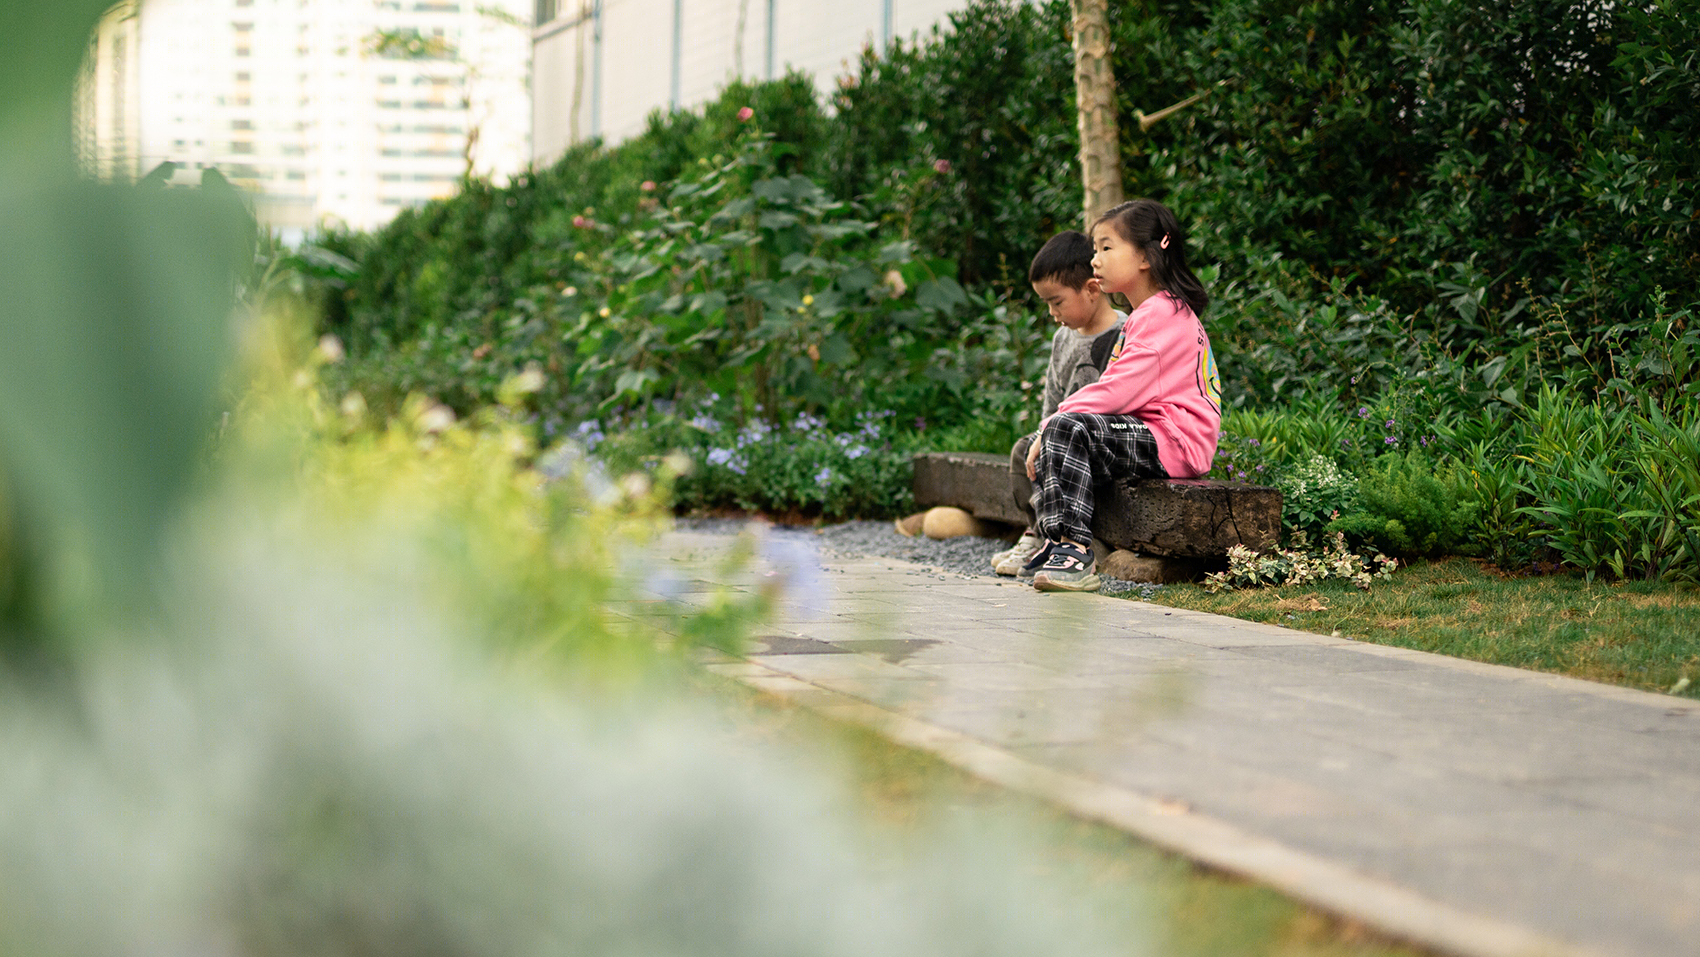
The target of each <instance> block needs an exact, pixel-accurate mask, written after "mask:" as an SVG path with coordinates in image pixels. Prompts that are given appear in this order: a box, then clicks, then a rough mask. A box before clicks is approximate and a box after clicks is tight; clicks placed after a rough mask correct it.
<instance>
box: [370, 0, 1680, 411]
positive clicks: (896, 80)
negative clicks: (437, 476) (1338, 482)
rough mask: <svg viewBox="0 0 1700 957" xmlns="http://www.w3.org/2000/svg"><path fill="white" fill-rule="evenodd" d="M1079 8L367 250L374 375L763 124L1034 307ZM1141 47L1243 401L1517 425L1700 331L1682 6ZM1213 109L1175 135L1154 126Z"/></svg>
mask: <svg viewBox="0 0 1700 957" xmlns="http://www.w3.org/2000/svg"><path fill="white" fill-rule="evenodd" d="M1066 6H1067V5H1066V3H1064V2H1061V0H1054V2H1051V3H1047V4H1041V5H1036V6H1035V5H1029V4H1013V3H1008V2H985V3H977V4H975V5H973V6H971V7H970V8H969V9H967V10H966V11H963V12H961V13H959V14H955V15H953V16H952V18H951V23H950V24H949V25H948V27H947V28H946V29H944V30H939V31H935V33H934V34H932V35H930V36H928V37H925V38H923V39H922V40H921V41H919V42H916V43H909V44H894V45H893V47H892V49H891V50H890V51H888V53H886V54H885V55H883V56H881V55H876V54H875V53H873V52H872V51H869V52H868V53H866V54H865V55H864V56H863V58H862V59H861V61H860V62H859V63H858V64H857V66H856V69H855V71H854V72H853V73H852V74H850V75H848V76H846V77H844V78H842V80H841V82H840V84H839V89H838V92H837V93H836V95H835V96H834V98H833V102H832V104H831V105H832V107H833V110H834V116H833V118H832V119H831V120H830V121H828V120H827V119H826V118H825V116H824V115H823V113H822V110H821V108H820V107H819V106H818V105H817V104H816V103H815V102H814V100H813V97H812V95H811V93H810V88H809V85H808V83H807V81H806V79H805V78H802V77H791V78H788V79H787V80H786V81H783V82H780V83H775V84H764V85H759V86H754V87H743V86H736V87H733V88H731V89H729V90H727V91H726V95H725V96H723V97H722V98H721V99H720V100H719V101H718V102H716V103H715V104H712V105H711V106H709V107H708V108H707V109H706V110H705V112H704V113H701V114H696V113H674V114H671V115H668V116H663V115H660V114H657V115H656V116H655V117H653V118H652V121H651V124H650V127H649V129H648V131H647V132H646V133H645V134H644V135H642V136H640V137H638V138H636V139H635V140H633V141H630V142H628V143H626V144H622V145H621V146H620V147H618V148H615V149H604V148H602V147H600V146H597V145H595V144H590V145H586V146H583V147H580V148H578V149H575V150H573V151H572V152H571V153H569V154H568V155H567V156H566V157H564V158H563V159H562V160H561V161H559V162H558V163H556V164H555V165H554V166H553V167H551V168H549V169H546V170H538V171H536V172H534V173H532V174H530V175H527V176H523V177H521V178H519V179H518V180H516V181H515V182H514V183H513V184H512V185H511V186H508V187H505V188H500V189H498V188H493V187H491V186H489V185H488V184H482V183H472V184H469V185H468V187H467V188H466V189H465V190H464V191H463V192H462V194H461V195H460V196H458V197H456V198H455V199H453V200H449V201H446V202H442V203H435V204H431V205H429V206H426V207H424V208H422V209H419V210H415V211H410V212H408V213H404V214H403V215H402V216H401V217H399V218H398V219H397V220H396V221H395V222H394V223H392V224H391V226H390V227H388V228H387V229H385V230H383V231H382V232H381V233H379V234H378V235H377V236H375V237H373V238H372V239H371V241H370V244H369V246H368V247H367V248H364V249H357V250H356V251H358V252H359V253H361V255H360V256H359V259H360V262H361V266H362V269H361V273H360V275H359V278H358V280H357V282H356V284H355V286H354V288H353V291H352V293H351V297H350V300H349V308H348V318H347V320H346V324H345V326H344V328H345V329H346V331H347V332H348V333H349V334H350V339H351V345H352V346H353V347H354V348H355V350H356V352H357V353H358V352H361V351H363V350H367V349H393V348H395V347H397V346H399V345H401V344H404V343H407V342H409V341H413V340H415V339H416V338H417V337H418V336H420V335H421V334H422V333H424V332H425V331H426V330H437V331H441V330H442V329H445V328H448V327H452V326H455V325H471V326H477V327H479V329H478V335H476V336H463V337H461V338H462V339H464V340H465V341H467V342H474V341H487V340H488V339H490V338H491V337H497V338H499V337H500V335H501V331H502V329H503V327H504V324H505V323H507V322H508V321H509V320H510V319H511V318H512V316H511V315H510V312H511V309H512V306H513V304H514V302H515V301H516V300H517V299H519V298H522V297H524V296H525V295H526V291H527V290H528V289H530V288H532V287H534V286H536V285H538V284H540V283H545V282H548V281H550V280H551V278H553V276H554V273H555V272H556V268H555V267H556V265H557V264H558V262H559V261H560V260H561V259H562V258H563V257H565V256H567V255H569V254H570V253H571V252H572V251H574V250H575V249H578V248H589V249H591V251H593V252H594V251H595V248H596V247H595V243H594V242H592V243H590V244H589V245H588V246H586V244H585V243H584V240H586V239H587V238H588V237H586V236H585V235H584V234H583V233H582V231H575V230H574V229H573V228H572V226H571V221H572V217H573V216H575V215H583V214H585V211H586V210H591V211H592V215H595V216H596V217H597V218H598V219H599V220H600V221H603V222H607V223H613V224H618V223H619V222H621V221H623V220H624V221H632V222H637V221H639V220H641V218H642V217H641V214H640V211H639V208H638V207H639V203H640V201H641V200H642V198H643V197H642V195H641V194H640V193H639V192H638V185H639V184H640V183H641V182H643V181H645V180H650V181H655V182H666V181H668V180H671V179H674V178H676V177H677V176H678V175H679V174H680V173H681V172H682V171H684V170H686V169H688V168H690V167H691V165H692V164H693V163H694V162H696V161H697V160H700V159H704V158H708V157H712V156H713V155H714V154H715V153H717V152H722V151H725V150H727V149H729V144H730V143H731V142H732V140H733V138H734V136H735V134H736V133H737V131H738V127H739V124H738V121H737V119H736V116H735V114H736V111H737V110H738V109H739V108H740V107H742V106H745V105H749V106H752V107H754V109H755V111H756V114H757V116H758V122H759V123H760V124H761V125H762V126H763V128H764V129H766V130H767V131H769V132H772V133H774V134H775V136H776V140H777V142H778V143H779V144H781V149H782V152H786V153H787V154H788V155H787V156H786V157H785V162H786V163H787V164H788V168H789V169H790V170H792V171H795V172H800V173H802V174H804V175H808V176H810V177H811V178H813V179H814V180H816V181H817V182H818V183H821V184H822V185H823V186H825V188H826V189H827V191H828V193H829V194H831V195H834V196H836V197H838V198H841V199H859V200H860V201H862V202H863V203H864V204H865V211H866V214H867V216H868V217H869V218H872V219H876V220H878V221H880V222H881V223H882V224H883V225H884V227H885V230H886V235H888V236H889V237H892V238H912V239H914V240H915V241H916V242H917V243H919V244H920V247H921V251H922V252H923V253H925V254H928V255H931V256H935V257H939V256H942V257H947V258H950V259H953V260H955V261H956V262H957V263H958V265H959V270H958V275H959V277H960V278H961V279H962V280H963V282H964V284H965V285H968V286H970V287H972V286H975V285H984V284H991V285H992V286H993V287H994V288H995V289H997V290H998V291H999V292H1000V293H1001V294H1003V295H1004V296H1005V297H1006V298H1008V297H1010V296H1015V297H1020V296H1021V295H1022V294H1023V292H1024V290H1023V289H1022V285H1023V284H1022V283H1021V282H1020V278H1021V275H1022V272H1023V269H1024V266H1025V263H1026V261H1027V258H1028V257H1029V256H1030V254H1031V251H1032V250H1033V249H1035V248H1036V247H1037V246H1038V245H1039V244H1040V243H1041V242H1043V240H1044V239H1045V238H1046V237H1047V236H1048V235H1049V234H1050V233H1051V232H1053V231H1054V230H1056V229H1058V228H1062V227H1065V226H1073V225H1075V223H1076V217H1077V215H1078V213H1077V211H1076V196H1077V192H1078V190H1077V187H1076V184H1075V174H1074V171H1073V170H1074V163H1075V160H1074V156H1075V153H1076V145H1075V128H1074V120H1073V105H1072V95H1071V94H1072V83H1071V79H1070V54H1069V48H1068V37H1067V16H1066V13H1067V11H1066ZM1113 16H1114V17H1115V22H1114V23H1113V24H1112V29H1113V33H1114V35H1115V37H1116V40H1117V46H1116V50H1115V57H1116V70H1117V75H1118V78H1119V81H1120V86H1121V91H1122V93H1121V102H1122V110H1121V112H1122V123H1123V144H1124V156H1125V175H1126V179H1127V182H1128V191H1129V193H1130V194H1132V195H1139V194H1143V195H1150V196H1155V197H1157V198H1160V199H1163V200H1164V201H1166V202H1168V203H1169V204H1170V205H1171V206H1172V207H1174V208H1175V209H1176V210H1177V211H1179V212H1180V213H1181V215H1182V216H1183V218H1185V219H1186V220H1187V221H1188V222H1189V223H1190V224H1191V228H1192V242H1193V245H1194V247H1195V250H1194V255H1195V258H1196V259H1197V261H1199V262H1201V263H1204V264H1214V265H1217V266H1219V267H1220V277H1221V279H1220V281H1219V282H1218V283H1217V284H1216V289H1215V290H1213V291H1214V292H1215V293H1216V295H1217V302H1218V306H1217V308H1216V309H1214V310H1213V311H1212V312H1213V314H1212V315H1211V316H1210V317H1208V319H1209V321H1210V323H1211V328H1212V331H1213V334H1214V335H1215V337H1216V339H1217V342H1218V348H1219V350H1220V351H1221V352H1222V357H1221V359H1222V362H1223V366H1224V372H1225V382H1226V385H1227V388H1228V390H1229V396H1230V401H1231V402H1236V403H1241V404H1243V403H1245V402H1248V401H1250V402H1254V403H1255V402H1259V401H1267V400H1269V399H1271V398H1275V397H1277V396H1281V395H1287V394H1292V393H1294V392H1320V393H1325V394H1331V393H1335V392H1343V393H1347V394H1350V395H1357V394H1374V393H1375V392H1377V391H1379V390H1380V389H1381V388H1384V387H1385V386H1386V384H1387V383H1388V382H1389V381H1393V380H1395V379H1400V380H1403V379H1406V378H1409V377H1410V376H1412V375H1416V374H1424V375H1431V376H1442V377H1445V378H1447V379H1448V381H1449V383H1450V386H1449V387H1450V388H1452V389H1453V390H1455V391H1457V392H1458V393H1459V395H1458V401H1460V402H1461V403H1470V404H1479V403H1481V402H1489V403H1505V404H1513V405H1515V404H1518V403H1520V402H1521V401H1522V399H1523V396H1524V395H1525V393H1526V392H1527V391H1528V387H1529V384H1530V383H1534V382H1539V381H1541V380H1544V379H1546V378H1548V377H1550V376H1551V375H1552V374H1553V373H1554V371H1555V369H1557V368H1561V367H1566V366H1571V365H1577V364H1582V365H1586V366H1591V367H1594V368H1598V367H1601V366H1605V365H1609V364H1610V363H1611V361H1612V356H1613V346H1612V345H1611V344H1609V343H1607V342H1605V341H1604V340H1603V338H1602V337H1600V336H1598V335H1593V334H1592V333H1593V332H1594V331H1595V330H1599V329H1603V328H1606V327H1609V326H1611V325H1614V324H1620V323H1639V322H1643V321H1647V320H1650V319H1654V318H1659V316H1657V315H1655V312H1658V308H1662V309H1663V312H1662V315H1663V316H1664V317H1668V316H1669V315H1672V314H1675V313H1678V312H1680V311H1682V310H1683V309H1685V308H1688V307H1690V306H1692V305H1693V303H1694V302H1695V301H1696V295H1695V291H1694V287H1695V284H1694V281H1693V277H1694V275H1695V273H1696V269H1697V268H1700V232H1697V229H1700V227H1697V223H1696V220H1697V217H1700V207H1697V205H1696V186H1695V183H1696V163H1697V161H1696V158H1695V154H1694V151H1692V150H1691V149H1690V148H1689V146H1688V144H1689V143H1690V142H1691V141H1692V140H1693V139H1694V136H1695V132H1696V130H1695V124H1696V119H1695V115H1694V113H1693V111H1692V109H1690V106H1691V104H1692V103H1693V102H1694V100H1695V98H1696V97H1697V96H1700V66H1697V64H1696V62H1695V61H1694V59H1693V58H1692V57H1682V56H1680V55H1679V51H1682V50H1685V49H1686V48H1687V45H1688V42H1689V40H1690V39H1691V37H1692V33H1693V30H1692V27H1693V24H1692V23H1688V22H1685V21H1684V19H1683V18H1682V16H1681V15H1680V14H1678V13H1677V12H1675V11H1674V8H1672V7H1669V6H1666V5H1647V6H1642V7H1633V6H1621V7H1610V8H1606V7H1601V6H1600V5H1598V4H1597V3H1594V2H1592V0H1587V2H1583V0H1575V2H1554V0H1539V2H1537V0H1517V2H1511V3H1497V2H1496V3H1491V4H1490V3H1470V2H1460V0H1413V2H1398V3H1395V2H1390V0H1381V2H1368V3H1364V2H1352V3H1345V2H1313V3H1297V2H1291V0H1215V2H1213V3H1209V4H1180V3H1161V2H1153V3H1146V4H1140V5H1137V6H1130V7H1117V9H1116V10H1115V11H1114V12H1113ZM1204 90H1209V91H1210V92H1209V94H1208V96H1207V97H1206V98H1205V99H1204V100H1203V101H1202V102H1200V103H1198V104H1196V105H1195V106H1193V107H1190V108H1188V109H1187V110H1185V111H1183V112H1182V113H1180V114H1178V115H1177V116H1175V117H1171V118H1169V119H1167V120H1164V121H1162V122H1160V123H1158V124H1157V125H1155V126H1154V127H1153V128H1152V129H1151V130H1150V131H1149V132H1146V133H1142V132H1140V131H1139V128H1138V125H1137V123H1135V122H1134V116H1135V113H1136V111H1141V110H1142V111H1146V112H1150V111H1153V110H1156V109H1158V108H1161V107H1162V106H1165V105H1167V104H1169V103H1171V102H1175V101H1178V100H1180V99H1182V98H1184V97H1186V96H1189V95H1191V94H1193V93H1195V92H1198V91H1204ZM347 245H348V247H349V248H356V247H358V246H359V245H360V244H358V243H352V242H351V243H348V244H347ZM1660 291H1663V293H1664V294H1665V299H1664V300H1662V303H1661V305H1660V306H1659V307H1658V308H1655V303H1656V302H1660V300H1658V298H1657V297H1658V294H1659V293H1660ZM475 392H476V390H472V392H469V393H468V395H467V397H466V400H467V401H470V399H471V396H472V394H473V393H475Z"/></svg>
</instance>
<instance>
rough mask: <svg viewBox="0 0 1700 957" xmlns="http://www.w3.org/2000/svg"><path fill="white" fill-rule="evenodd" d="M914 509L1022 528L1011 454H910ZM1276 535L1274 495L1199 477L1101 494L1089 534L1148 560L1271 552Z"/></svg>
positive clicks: (1277, 496) (1123, 485) (1128, 485)
mask: <svg viewBox="0 0 1700 957" xmlns="http://www.w3.org/2000/svg"><path fill="white" fill-rule="evenodd" d="M915 504H917V505H919V506H920V507H922V508H931V507H933V506H935V505H954V506H956V507H957V508H960V509H964V510H965V511H967V512H969V513H970V514H972V515H973V516H974V517H975V518H983V519H987V520H990V521H996V522H1006V523H1008V524H1011V525H1020V524H1022V522H1024V521H1025V519H1024V518H1023V517H1022V515H1021V512H1020V510H1019V509H1017V508H1016V507H1015V498H1014V496H1013V495H1012V494H1011V493H1010V487H1009V456H1007V455H997V454H993V453H985V452H925V453H922V454H919V455H916V456H915ZM1280 532H1281V492H1280V490H1279V489H1274V488H1269V487H1266V486H1261V485H1248V484H1246V483H1244V482H1217V481H1210V480H1205V479H1145V480H1141V481H1136V482H1118V483H1116V484H1115V486H1114V488H1113V489H1112V490H1111V491H1110V492H1109V493H1108V494H1103V495H1100V496H1099V499H1098V502H1097V507H1096V509H1095V510H1094V514H1093V517H1092V534H1093V535H1094V536H1096V537H1097V538H1099V539H1101V540H1102V541H1103V542H1104V543H1105V544H1107V545H1110V546H1112V547H1114V548H1118V549H1126V550H1128V551H1134V552H1139V553H1142V554H1146V555H1161V556H1169V557H1175V558H1208V559H1216V558H1223V557H1225V556H1226V555H1227V554H1228V549H1229V548H1232V547H1233V546H1235V545H1245V546H1246V547H1247V548H1251V549H1254V550H1258V551H1262V550H1266V549H1270V548H1274V547H1275V545H1276V543H1277V540H1278V538H1279V536H1280Z"/></svg>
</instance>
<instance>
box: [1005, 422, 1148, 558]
mask: <svg viewBox="0 0 1700 957" xmlns="http://www.w3.org/2000/svg"><path fill="white" fill-rule="evenodd" d="M1039 441H1040V446H1039V462H1038V466H1037V472H1038V475H1039V479H1038V491H1037V492H1036V493H1035V494H1034V496H1033V505H1034V508H1035V510H1036V511H1037V512H1038V524H1037V531H1038V532H1039V534H1040V535H1043V536H1044V537H1045V538H1046V539H1049V540H1050V541H1053V542H1055V541H1061V540H1063V539H1068V540H1070V541H1073V542H1078V543H1080V544H1082V545H1090V544H1091V543H1092V504H1093V495H1094V490H1095V489H1096V488H1098V487H1101V486H1105V485H1109V484H1110V483H1111V482H1113V481H1115V480H1116V479H1129V478H1168V477H1169V473H1168V472H1167V471H1166V470H1165V469H1164V468H1163V463H1162V462H1161V461H1159V460H1158V458H1157V442H1156V440H1155V439H1153V438H1152V437H1151V430H1150V429H1148V428H1146V427H1145V423H1143V422H1141V421H1139V419H1137V418H1135V417H1134V416H1131V415H1099V414H1098V413H1096V412H1059V413H1057V414H1056V415H1055V416H1053V417H1052V418H1051V421H1050V422H1049V423H1048V424H1046V426H1045V431H1044V432H1043V433H1042V434H1041V436H1040V440H1039Z"/></svg>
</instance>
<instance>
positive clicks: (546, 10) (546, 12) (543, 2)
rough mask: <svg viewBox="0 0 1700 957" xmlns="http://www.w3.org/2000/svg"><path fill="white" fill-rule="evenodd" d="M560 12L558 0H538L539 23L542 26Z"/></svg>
mask: <svg viewBox="0 0 1700 957" xmlns="http://www.w3.org/2000/svg"><path fill="white" fill-rule="evenodd" d="M559 12H560V4H559V3H557V2H556V0H537V25H538V26H542V25H543V24H545V23H548V22H549V21H550V20H553V19H555V15H556V14H557V13H559Z"/></svg>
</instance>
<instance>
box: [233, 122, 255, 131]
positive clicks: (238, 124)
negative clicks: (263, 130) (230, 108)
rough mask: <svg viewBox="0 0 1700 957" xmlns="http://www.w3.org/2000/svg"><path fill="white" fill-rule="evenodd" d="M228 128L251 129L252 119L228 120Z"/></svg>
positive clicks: (252, 126) (252, 125)
mask: <svg viewBox="0 0 1700 957" xmlns="http://www.w3.org/2000/svg"><path fill="white" fill-rule="evenodd" d="M230 128H231V129H233V130H251V129H253V128H254V121H253V120H231V121H230Z"/></svg>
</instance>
